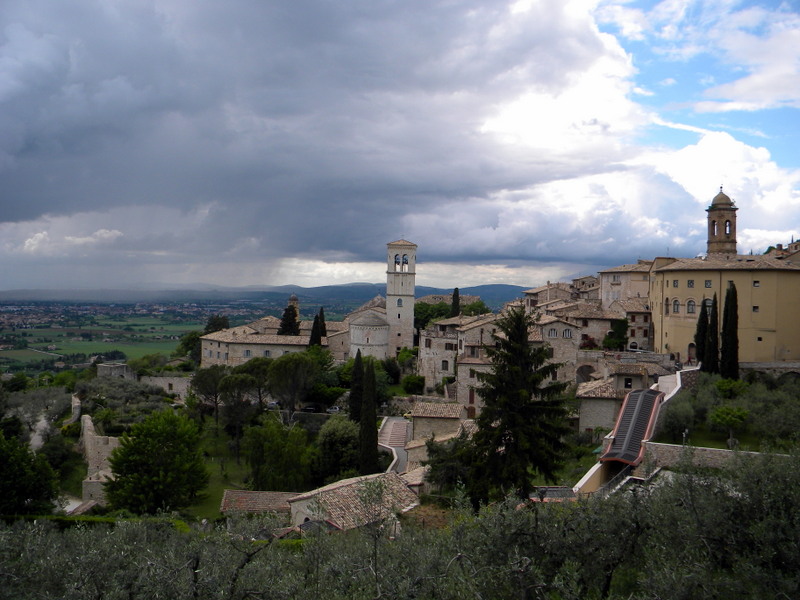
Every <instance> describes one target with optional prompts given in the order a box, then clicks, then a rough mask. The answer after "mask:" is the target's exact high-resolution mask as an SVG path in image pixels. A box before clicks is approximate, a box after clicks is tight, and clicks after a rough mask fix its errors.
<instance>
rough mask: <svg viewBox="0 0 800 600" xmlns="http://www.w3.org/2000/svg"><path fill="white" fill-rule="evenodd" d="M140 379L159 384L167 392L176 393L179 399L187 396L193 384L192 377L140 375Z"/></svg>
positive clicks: (150, 383)
mask: <svg viewBox="0 0 800 600" xmlns="http://www.w3.org/2000/svg"><path fill="white" fill-rule="evenodd" d="M139 381H140V382H141V383H146V384H149V385H155V386H158V387H160V388H161V389H162V390H164V391H165V392H166V393H167V394H175V395H176V397H177V398H178V399H179V400H183V399H185V398H186V395H187V394H188V393H189V387H190V386H191V385H192V378H191V377H160V376H158V377H140V378H139Z"/></svg>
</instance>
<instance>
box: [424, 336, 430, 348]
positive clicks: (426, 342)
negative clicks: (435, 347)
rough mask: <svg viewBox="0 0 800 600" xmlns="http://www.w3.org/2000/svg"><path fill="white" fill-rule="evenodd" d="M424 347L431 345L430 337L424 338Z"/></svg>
mask: <svg viewBox="0 0 800 600" xmlns="http://www.w3.org/2000/svg"><path fill="white" fill-rule="evenodd" d="M425 347H426V348H430V347H431V338H425Z"/></svg>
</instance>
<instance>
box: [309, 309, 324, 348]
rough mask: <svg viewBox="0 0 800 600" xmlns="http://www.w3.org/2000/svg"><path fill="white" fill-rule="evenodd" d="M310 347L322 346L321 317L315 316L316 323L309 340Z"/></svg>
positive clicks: (312, 327) (313, 325)
mask: <svg viewBox="0 0 800 600" xmlns="http://www.w3.org/2000/svg"><path fill="white" fill-rule="evenodd" d="M308 345H309V346H321V345H322V331H321V330H320V325H319V315H314V323H313V324H312V325H311V336H310V337H309V339H308Z"/></svg>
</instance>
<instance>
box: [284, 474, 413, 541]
mask: <svg viewBox="0 0 800 600" xmlns="http://www.w3.org/2000/svg"><path fill="white" fill-rule="evenodd" d="M367 481H380V482H381V484H382V485H383V494H382V502H381V506H379V507H377V509H378V510H377V511H372V510H370V512H371V513H373V514H371V515H370V514H365V510H364V509H365V508H366V507H365V506H364V502H363V501H362V497H361V494H363V490H364V489H365V488H364V483H365V482H367ZM310 499H316V501H317V502H318V504H319V508H320V511H321V513H322V514H323V515H324V518H325V520H326V521H327V522H329V523H332V524H333V525H335V526H336V527H338V528H339V529H354V528H356V527H360V526H362V525H366V524H367V523H368V522H370V521H369V519H370V518H371V517H372V518H373V520H374V519H382V518H386V517H387V516H389V515H390V514H392V513H396V512H406V511H407V510H410V509H412V508H414V507H415V506H417V504H419V499H418V498H417V496H416V494H414V492H412V491H411V490H410V489H409V488H408V486H407V485H406V484H405V482H404V481H403V479H402V478H401V477H400V476H399V475H398V474H397V473H394V472H390V473H376V474H374V475H366V476H364V477H351V478H350V479H342V480H341V481H337V482H335V483H331V484H330V485H326V486H324V487H321V488H318V489H316V490H312V491H310V492H306V493H304V494H300V495H298V496H295V497H294V498H292V499H291V500H290V501H289V503H290V504H292V503H294V502H298V501H300V500H310ZM369 508H370V509H371V508H372V507H369Z"/></svg>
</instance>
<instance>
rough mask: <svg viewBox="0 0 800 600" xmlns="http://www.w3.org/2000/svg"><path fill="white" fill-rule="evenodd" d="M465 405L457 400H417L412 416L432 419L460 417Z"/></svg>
mask: <svg viewBox="0 0 800 600" xmlns="http://www.w3.org/2000/svg"><path fill="white" fill-rule="evenodd" d="M463 410H464V407H463V406H462V405H461V404H458V403H457V402H415V403H414V406H413V407H412V408H411V417H412V418H413V417H418V418H432V419H460V418H461V412H462V411H463Z"/></svg>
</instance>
